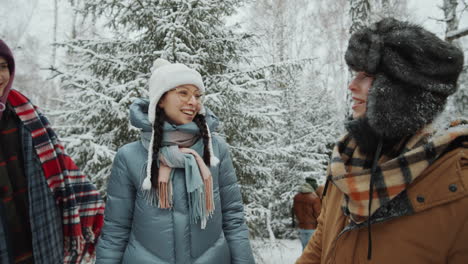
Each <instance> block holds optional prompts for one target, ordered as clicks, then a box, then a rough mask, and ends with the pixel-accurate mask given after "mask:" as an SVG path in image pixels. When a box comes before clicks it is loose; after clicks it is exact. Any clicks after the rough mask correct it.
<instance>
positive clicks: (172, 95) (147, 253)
mask: <svg viewBox="0 0 468 264" xmlns="http://www.w3.org/2000/svg"><path fill="white" fill-rule="evenodd" d="M152 71H153V72H152V75H151V78H150V81H149V99H150V100H149V106H148V102H147V101H144V100H136V101H135V102H134V103H133V104H132V106H131V107H130V119H131V123H132V125H133V126H135V127H137V128H139V129H141V131H142V133H141V140H140V141H137V142H133V143H130V144H127V145H125V146H123V147H122V148H120V149H119V151H118V152H117V155H116V157H115V159H114V164H113V168H112V174H111V177H110V179H109V183H108V189H107V205H106V211H105V220H104V227H103V230H102V235H101V237H100V238H99V243H98V247H97V260H96V263H97V264H103V263H132V264H133V263H145V264H146V263H158V264H159V263H160V264H166V263H184V264H185V263H200V264H202V263H203V264H229V263H249V264H250V263H254V258H253V255H252V250H251V247H250V242H249V240H248V235H249V233H248V229H247V226H246V224H245V220H244V213H243V204H242V198H241V194H240V190H239V186H238V184H237V178H236V175H235V173H234V168H233V166H232V161H231V157H230V154H229V150H228V147H227V144H226V143H225V142H224V141H223V140H222V139H221V138H220V137H218V136H216V135H212V134H211V132H210V131H214V130H215V128H216V127H217V125H218V120H217V118H216V117H215V116H214V115H213V114H212V113H211V112H210V111H209V110H208V109H206V108H204V107H203V105H202V94H203V92H204V90H205V88H204V85H203V81H202V78H201V76H200V74H199V73H198V72H196V71H195V70H192V69H189V68H188V67H187V66H185V65H183V64H177V63H176V64H170V63H169V62H167V61H165V60H162V59H157V60H156V61H155V63H154V65H153V68H152Z"/></svg>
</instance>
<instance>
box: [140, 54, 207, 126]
mask: <svg viewBox="0 0 468 264" xmlns="http://www.w3.org/2000/svg"><path fill="white" fill-rule="evenodd" d="M151 72H152V74H151V78H150V80H149V99H150V105H149V109H148V118H149V121H150V122H151V124H154V121H155V120H156V106H157V104H158V102H159V99H161V96H162V95H163V94H164V93H165V92H167V91H169V90H171V89H174V88H176V87H177V86H180V85H184V84H192V85H195V86H196V87H197V88H198V89H199V90H200V92H202V93H204V92H205V85H203V80H202V77H201V75H200V73H198V72H197V71H195V70H192V69H190V68H189V67H187V66H185V65H184V64H181V63H173V64H172V63H170V62H168V61H167V60H164V59H156V60H155V61H154V63H153V67H152V68H151ZM202 109H203V107H202ZM203 110H204V109H203ZM201 114H203V113H201Z"/></svg>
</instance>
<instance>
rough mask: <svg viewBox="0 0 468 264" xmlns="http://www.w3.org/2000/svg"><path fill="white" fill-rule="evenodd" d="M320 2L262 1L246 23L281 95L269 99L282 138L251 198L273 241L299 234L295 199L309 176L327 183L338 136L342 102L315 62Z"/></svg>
mask: <svg viewBox="0 0 468 264" xmlns="http://www.w3.org/2000/svg"><path fill="white" fill-rule="evenodd" d="M314 4H315V3H310V2H308V1H291V2H285V1H281V0H274V1H270V0H259V1H256V2H254V3H252V5H251V6H250V7H249V12H248V17H247V19H245V21H248V22H247V24H246V27H247V29H248V30H249V31H250V32H252V34H254V35H255V40H256V43H257V44H256V45H255V46H254V48H252V49H251V54H252V56H253V57H254V60H253V62H254V64H256V65H266V66H265V73H266V75H265V78H266V80H267V83H268V85H267V86H268V88H269V89H270V90H272V91H274V92H275V93H277V94H278V95H279V96H271V97H270V99H269V100H268V102H269V104H270V105H271V106H272V107H273V106H274V107H276V108H277V109H278V115H277V116H275V117H274V118H273V122H274V124H273V125H274V126H275V131H276V133H277V136H276V137H275V138H274V140H272V141H271V143H270V144H268V145H269V148H268V149H267V150H268V153H269V156H268V160H265V161H264V163H263V164H266V165H268V166H267V167H268V171H267V178H266V179H262V180H259V181H257V185H256V188H254V189H253V190H252V191H251V192H249V193H248V194H247V195H248V199H249V201H250V204H249V206H248V209H249V210H250V213H249V217H250V218H251V219H250V223H251V231H252V233H253V234H254V235H257V236H260V237H264V238H270V242H274V241H275V238H276V237H278V238H284V237H289V236H294V235H295V232H291V231H292V228H291V213H290V209H291V206H292V202H291V201H292V197H293V196H294V194H295V193H296V191H297V187H298V185H300V184H302V183H303V181H304V178H305V177H306V176H313V177H317V178H318V179H319V181H322V182H323V180H321V179H320V178H323V176H324V175H325V170H326V164H327V162H328V154H329V152H330V147H331V145H332V143H333V141H334V140H335V138H334V136H335V135H336V134H337V132H336V122H334V121H335V120H336V118H333V117H331V116H336V113H335V112H336V105H337V104H336V103H334V100H333V95H332V94H333V93H332V92H331V89H326V87H325V86H326V83H325V82H323V81H322V80H323V79H327V78H328V77H327V75H326V74H325V75H323V74H324V71H323V70H320V71H319V69H322V66H323V65H321V64H320V63H318V60H316V59H312V58H310V57H311V55H312V54H313V55H315V50H314V49H313V48H311V47H319V46H320V45H318V44H317V42H318V41H319V40H318V38H317V35H316V33H317V32H318V31H320V29H316V28H313V27H312V25H316V24H315V23H314V21H311V20H310V18H311V17H315V16H314V15H312V13H311V12H313V11H314V10H315V9H314V8H312V6H313V5H314ZM317 20H320V19H317ZM314 34H315V35H314ZM304 58H306V59H304ZM319 73H320V74H319ZM270 197H274V199H271V198H270Z"/></svg>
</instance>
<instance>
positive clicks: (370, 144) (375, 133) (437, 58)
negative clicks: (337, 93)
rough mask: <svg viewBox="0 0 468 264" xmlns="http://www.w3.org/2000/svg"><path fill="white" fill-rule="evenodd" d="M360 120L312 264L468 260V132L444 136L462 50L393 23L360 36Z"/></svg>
mask: <svg viewBox="0 0 468 264" xmlns="http://www.w3.org/2000/svg"><path fill="white" fill-rule="evenodd" d="M345 60H346V62H347V64H348V66H349V67H350V68H351V69H352V70H354V71H355V72H356V76H355V78H354V79H353V80H352V82H351V84H350V85H349V89H350V90H351V93H352V98H353V101H354V104H353V106H352V109H353V115H352V118H351V119H350V120H348V121H347V122H346V124H345V127H346V130H347V134H345V135H344V136H342V137H341V138H340V139H339V141H338V142H337V144H336V145H335V147H334V149H333V153H332V157H331V160H330V163H329V167H328V176H327V182H326V185H325V189H324V193H323V198H322V211H321V215H320V216H319V219H318V227H317V230H316V231H315V233H314V235H313V237H312V238H311V240H310V241H309V243H308V244H307V246H306V248H305V250H304V251H303V253H302V255H301V256H300V257H299V259H298V260H297V261H296V263H298V264H303V263H379V264H385V263H413V264H415V263H416V264H418V263H421V264H422V263H425V264H426V263H460V264H461V263H468V210H467V208H468V149H467V148H468V125H467V124H466V122H453V123H452V124H451V125H450V126H448V125H447V126H446V127H444V128H439V129H436V128H435V127H436V126H435V123H434V119H435V118H436V116H437V115H438V114H439V113H440V112H442V110H443V109H444V107H445V104H446V101H447V97H448V96H449V95H451V94H453V93H454V92H455V91H456V89H457V80H458V76H459V74H460V72H461V71H462V68H463V52H462V51H461V50H460V49H459V48H457V47H455V46H454V45H452V44H450V43H447V42H445V41H442V40H441V39H439V38H438V37H437V36H435V35H434V34H432V33H430V32H428V31H427V30H425V29H423V28H422V27H420V26H417V25H413V24H411V23H408V22H402V21H398V20H395V19H393V18H385V19H382V20H381V21H379V22H377V23H375V24H373V25H371V26H369V27H365V28H363V29H361V30H359V31H357V32H355V33H354V34H353V35H352V36H351V38H350V40H349V45H348V49H347V51H346V54H345Z"/></svg>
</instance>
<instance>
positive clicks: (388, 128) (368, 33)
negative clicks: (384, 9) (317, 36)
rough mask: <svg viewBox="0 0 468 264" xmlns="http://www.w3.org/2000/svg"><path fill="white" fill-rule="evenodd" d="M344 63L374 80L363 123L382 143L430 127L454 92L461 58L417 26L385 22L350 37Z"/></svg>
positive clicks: (449, 45)
mask: <svg viewBox="0 0 468 264" xmlns="http://www.w3.org/2000/svg"><path fill="white" fill-rule="evenodd" d="M345 60H346V63H347V64H348V66H349V67H350V68H351V69H353V70H355V71H364V72H366V73H369V74H371V75H373V76H374V78H375V79H374V81H373V83H372V87H371V89H370V91H369V95H368V100H367V112H366V117H367V118H368V120H369V125H370V126H371V128H372V129H373V130H374V131H375V132H376V133H377V134H378V135H380V136H382V137H384V138H396V137H397V138H401V137H404V136H407V135H412V134H414V133H415V132H416V131H418V130H419V129H421V128H422V127H423V126H425V125H426V124H429V123H431V122H432V121H433V120H434V118H435V117H436V115H437V114H439V113H440V112H441V111H442V110H443V109H444V106H445V103H446V101H447V96H449V95H451V94H453V93H454V92H455V91H456V89H457V79H458V76H459V74H460V72H461V71H462V68H463V52H462V51H461V50H460V49H459V48H457V47H455V46H454V45H452V44H450V43H448V42H445V41H443V40H441V39H440V38H438V37H437V36H436V35H434V34H433V33H431V32H429V31H427V30H425V29H423V28H422V27H420V26H417V25H413V24H410V23H408V22H402V21H398V20H395V19H393V18H385V19H383V20H381V21H379V22H377V23H375V24H373V25H372V26H370V27H366V28H363V29H361V30H359V31H357V32H356V33H354V34H353V35H352V36H351V38H350V40H349V45H348V49H347V50H346V54H345Z"/></svg>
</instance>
